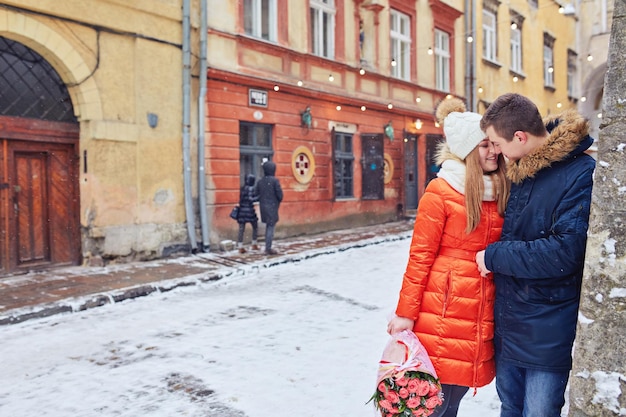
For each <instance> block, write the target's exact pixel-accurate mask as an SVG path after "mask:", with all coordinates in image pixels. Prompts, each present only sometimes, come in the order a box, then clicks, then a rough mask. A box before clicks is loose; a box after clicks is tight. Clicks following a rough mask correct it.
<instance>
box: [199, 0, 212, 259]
mask: <svg viewBox="0 0 626 417" xmlns="http://www.w3.org/2000/svg"><path fill="white" fill-rule="evenodd" d="M207 24H208V23H207V2H206V0H200V77H199V78H200V94H198V197H199V199H200V201H199V204H198V205H199V206H200V226H201V229H202V251H203V252H208V251H209V227H208V221H207V212H206V172H205V170H204V164H205V161H204V142H205V140H204V117H205V106H206V77H207V50H206V48H207V31H208V28H207Z"/></svg>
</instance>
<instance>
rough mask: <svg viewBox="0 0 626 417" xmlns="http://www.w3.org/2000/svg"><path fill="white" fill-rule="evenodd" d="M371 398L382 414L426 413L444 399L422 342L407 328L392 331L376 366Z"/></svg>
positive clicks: (393, 416) (407, 415)
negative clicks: (376, 374) (373, 389)
mask: <svg viewBox="0 0 626 417" xmlns="http://www.w3.org/2000/svg"><path fill="white" fill-rule="evenodd" d="M376 383H377V388H376V392H375V393H374V395H372V398H370V401H372V400H374V406H375V407H376V409H378V410H379V411H380V412H381V415H382V417H413V416H429V415H431V414H432V413H433V412H434V411H435V409H436V408H437V407H438V406H440V405H441V404H442V402H443V393H442V392H441V384H440V383H439V379H438V378H437V373H436V372H435V368H434V366H433V364H432V362H431V361H430V358H429V357H428V353H427V352H426V349H424V346H422V344H421V343H420V341H419V339H418V338H417V336H416V335H415V333H413V332H411V331H409V330H403V331H402V332H399V333H396V334H394V335H392V337H391V340H390V341H389V342H388V343H387V346H386V347H385V350H384V351H383V356H382V359H381V360H380V363H379V366H378V378H377V381H376Z"/></svg>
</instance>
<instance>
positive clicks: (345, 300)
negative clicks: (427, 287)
mask: <svg viewBox="0 0 626 417" xmlns="http://www.w3.org/2000/svg"><path fill="white" fill-rule="evenodd" d="M409 243H410V240H409V239H403V240H398V241H394V242H387V243H382V244H378V245H371V246H366V247H362V248H358V249H350V250H346V251H342V252H338V253H335V254H331V255H324V256H318V257H316V258H313V259H308V260H306V261H302V262H296V263H288V264H282V265H278V266H274V267H272V268H267V269H260V270H258V272H256V273H252V274H250V273H248V274H245V275H241V276H235V277H229V278H227V279H225V280H222V281H219V282H211V283H205V284H202V285H199V286H193V287H187V288H178V289H176V290H173V291H171V292H168V293H162V294H153V295H150V296H148V297H142V298H138V299H135V300H130V301H125V302H122V303H119V304H113V305H108V306H105V307H101V308H97V309H92V310H88V311H85V312H79V313H72V314H64V315H57V316H53V317H49V318H45V319H37V320H31V321H27V322H24V323H21V324H15V325H10V326H2V327H1V328H0V335H1V338H2V344H1V345H0V357H1V358H2V370H1V371H0V375H2V376H1V379H2V384H0V415H2V416H20V417H31V416H33V417H34V416H80V417H90V416H133V417H137V416H164V417H165V416H167V417H170V416H220V417H270V416H271V417H276V416H278V417H283V416H284V417H287V416H293V415H297V416H300V417H320V416H355V417H361V416H363V417H369V416H376V415H377V414H376V412H375V411H374V408H373V406H372V404H371V403H370V404H366V402H367V401H368V399H369V398H370V396H371V394H372V393H373V390H374V388H375V377H376V370H377V364H378V360H379V359H380V355H381V353H382V350H383V348H384V346H385V344H386V342H387V340H388V335H387V334H386V332H385V329H386V323H387V317H388V316H389V315H390V314H391V313H392V312H393V310H394V307H395V303H396V301H397V294H398V290H399V288H400V285H401V280H402V273H403V272H404V268H405V266H406V260H407V256H408V245H409ZM461 404H462V406H461V411H460V413H459V416H463V417H478V416H480V417H496V416H498V415H499V402H498V399H497V395H496V393H495V388H494V386H493V383H492V384H491V385H489V386H487V387H484V388H481V389H479V390H478V394H477V395H476V396H475V397H472V396H471V392H470V393H469V394H468V396H467V397H466V398H465V399H464V400H463V402H462V403H461Z"/></svg>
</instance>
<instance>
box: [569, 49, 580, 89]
mask: <svg viewBox="0 0 626 417" xmlns="http://www.w3.org/2000/svg"><path fill="white" fill-rule="evenodd" d="M577 59H578V55H577V54H576V52H574V51H572V50H571V49H570V50H568V51H567V96H568V97H570V98H573V97H576V74H577V73H578V67H577V65H576V60H577Z"/></svg>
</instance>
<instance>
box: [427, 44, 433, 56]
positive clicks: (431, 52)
mask: <svg viewBox="0 0 626 417" xmlns="http://www.w3.org/2000/svg"><path fill="white" fill-rule="evenodd" d="M432 54H433V48H431V47H430V46H429V47H428V55H432Z"/></svg>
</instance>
